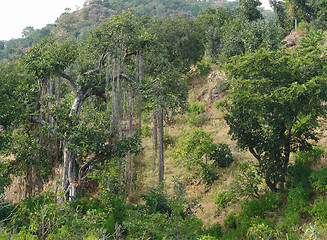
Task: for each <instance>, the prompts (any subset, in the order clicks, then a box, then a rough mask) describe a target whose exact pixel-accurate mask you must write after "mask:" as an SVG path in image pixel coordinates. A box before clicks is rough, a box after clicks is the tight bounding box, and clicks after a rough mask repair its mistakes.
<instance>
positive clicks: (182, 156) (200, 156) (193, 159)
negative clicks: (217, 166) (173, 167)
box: [174, 128, 215, 169]
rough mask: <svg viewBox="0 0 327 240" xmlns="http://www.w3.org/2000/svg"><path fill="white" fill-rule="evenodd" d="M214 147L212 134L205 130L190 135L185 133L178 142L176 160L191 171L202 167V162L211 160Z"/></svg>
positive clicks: (198, 130) (195, 131) (197, 130)
mask: <svg viewBox="0 0 327 240" xmlns="http://www.w3.org/2000/svg"><path fill="white" fill-rule="evenodd" d="M214 147H215V145H214V143H213V139H212V136H211V134H209V133H206V132H205V131H204V130H203V129H200V128H198V129H195V130H194V131H191V132H190V133H189V134H186V132H185V131H183V132H182V135H181V136H180V138H179V139H178V140H177V142H176V149H175V153H174V159H175V160H177V161H178V162H180V163H182V164H183V165H185V166H186V167H187V168H189V169H192V168H193V167H200V163H201V162H206V161H207V160H209V158H210V153H211V152H212V151H213V149H214Z"/></svg>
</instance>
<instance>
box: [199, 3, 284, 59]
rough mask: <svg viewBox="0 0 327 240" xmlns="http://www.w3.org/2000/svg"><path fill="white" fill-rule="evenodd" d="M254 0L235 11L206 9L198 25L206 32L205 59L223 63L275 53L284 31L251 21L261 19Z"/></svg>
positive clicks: (264, 23) (264, 22) (241, 5)
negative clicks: (246, 55) (266, 51)
mask: <svg viewBox="0 0 327 240" xmlns="http://www.w3.org/2000/svg"><path fill="white" fill-rule="evenodd" d="M258 4H260V2H259V1H257V0H255V1H254V0H244V1H242V2H240V7H239V8H238V9H237V11H232V10H229V9H226V8H217V9H210V8H208V9H206V10H204V11H203V12H200V13H199V16H198V21H199V23H200V25H201V27H202V28H203V29H206V31H205V35H204V38H203V41H204V45H205V52H206V55H207V56H209V57H210V58H212V59H214V60H219V61H220V62H225V61H226V60H227V59H228V58H229V57H231V56H235V55H238V54H244V53H245V52H254V51H256V50H258V49H262V48H267V49H270V50H273V49H276V48H277V47H278V46H279V45H280V40H281V39H282V37H283V29H282V28H280V27H279V26H277V25H272V24H270V23H269V22H268V21H253V20H255V19H258V18H261V17H262V15H261V13H260V12H259V11H258V9H256V6H258Z"/></svg>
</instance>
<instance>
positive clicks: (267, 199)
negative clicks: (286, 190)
mask: <svg viewBox="0 0 327 240" xmlns="http://www.w3.org/2000/svg"><path fill="white" fill-rule="evenodd" d="M281 203H282V198H281V195H280V193H273V192H268V193H266V194H265V195H263V196H262V197H260V198H258V199H253V200H250V201H245V202H244V203H243V204H242V212H241V215H242V216H243V218H253V217H260V218H263V217H264V216H265V214H266V213H267V212H272V211H274V210H276V209H278V208H279V207H280V205H281Z"/></svg>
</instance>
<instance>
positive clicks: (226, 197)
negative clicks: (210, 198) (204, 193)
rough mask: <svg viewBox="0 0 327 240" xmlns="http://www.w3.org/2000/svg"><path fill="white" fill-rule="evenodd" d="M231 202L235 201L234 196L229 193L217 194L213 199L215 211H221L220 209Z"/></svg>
mask: <svg viewBox="0 0 327 240" xmlns="http://www.w3.org/2000/svg"><path fill="white" fill-rule="evenodd" d="M233 200H235V196H234V194H233V193H232V192H231V191H223V192H220V193H218V194H217V196H216V198H215V204H216V208H217V211H221V210H222V209H224V208H225V207H227V206H228V205H230V203H231V202H232V201H233Z"/></svg>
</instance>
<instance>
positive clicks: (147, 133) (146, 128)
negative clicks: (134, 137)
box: [141, 125, 152, 138]
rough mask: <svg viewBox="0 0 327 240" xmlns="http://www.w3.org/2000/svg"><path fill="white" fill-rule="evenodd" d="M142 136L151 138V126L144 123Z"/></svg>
mask: <svg viewBox="0 0 327 240" xmlns="http://www.w3.org/2000/svg"><path fill="white" fill-rule="evenodd" d="M141 132H142V137H145V138H149V137H151V136H152V132H151V129H150V127H149V126H147V125H144V126H142V127H141Z"/></svg>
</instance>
